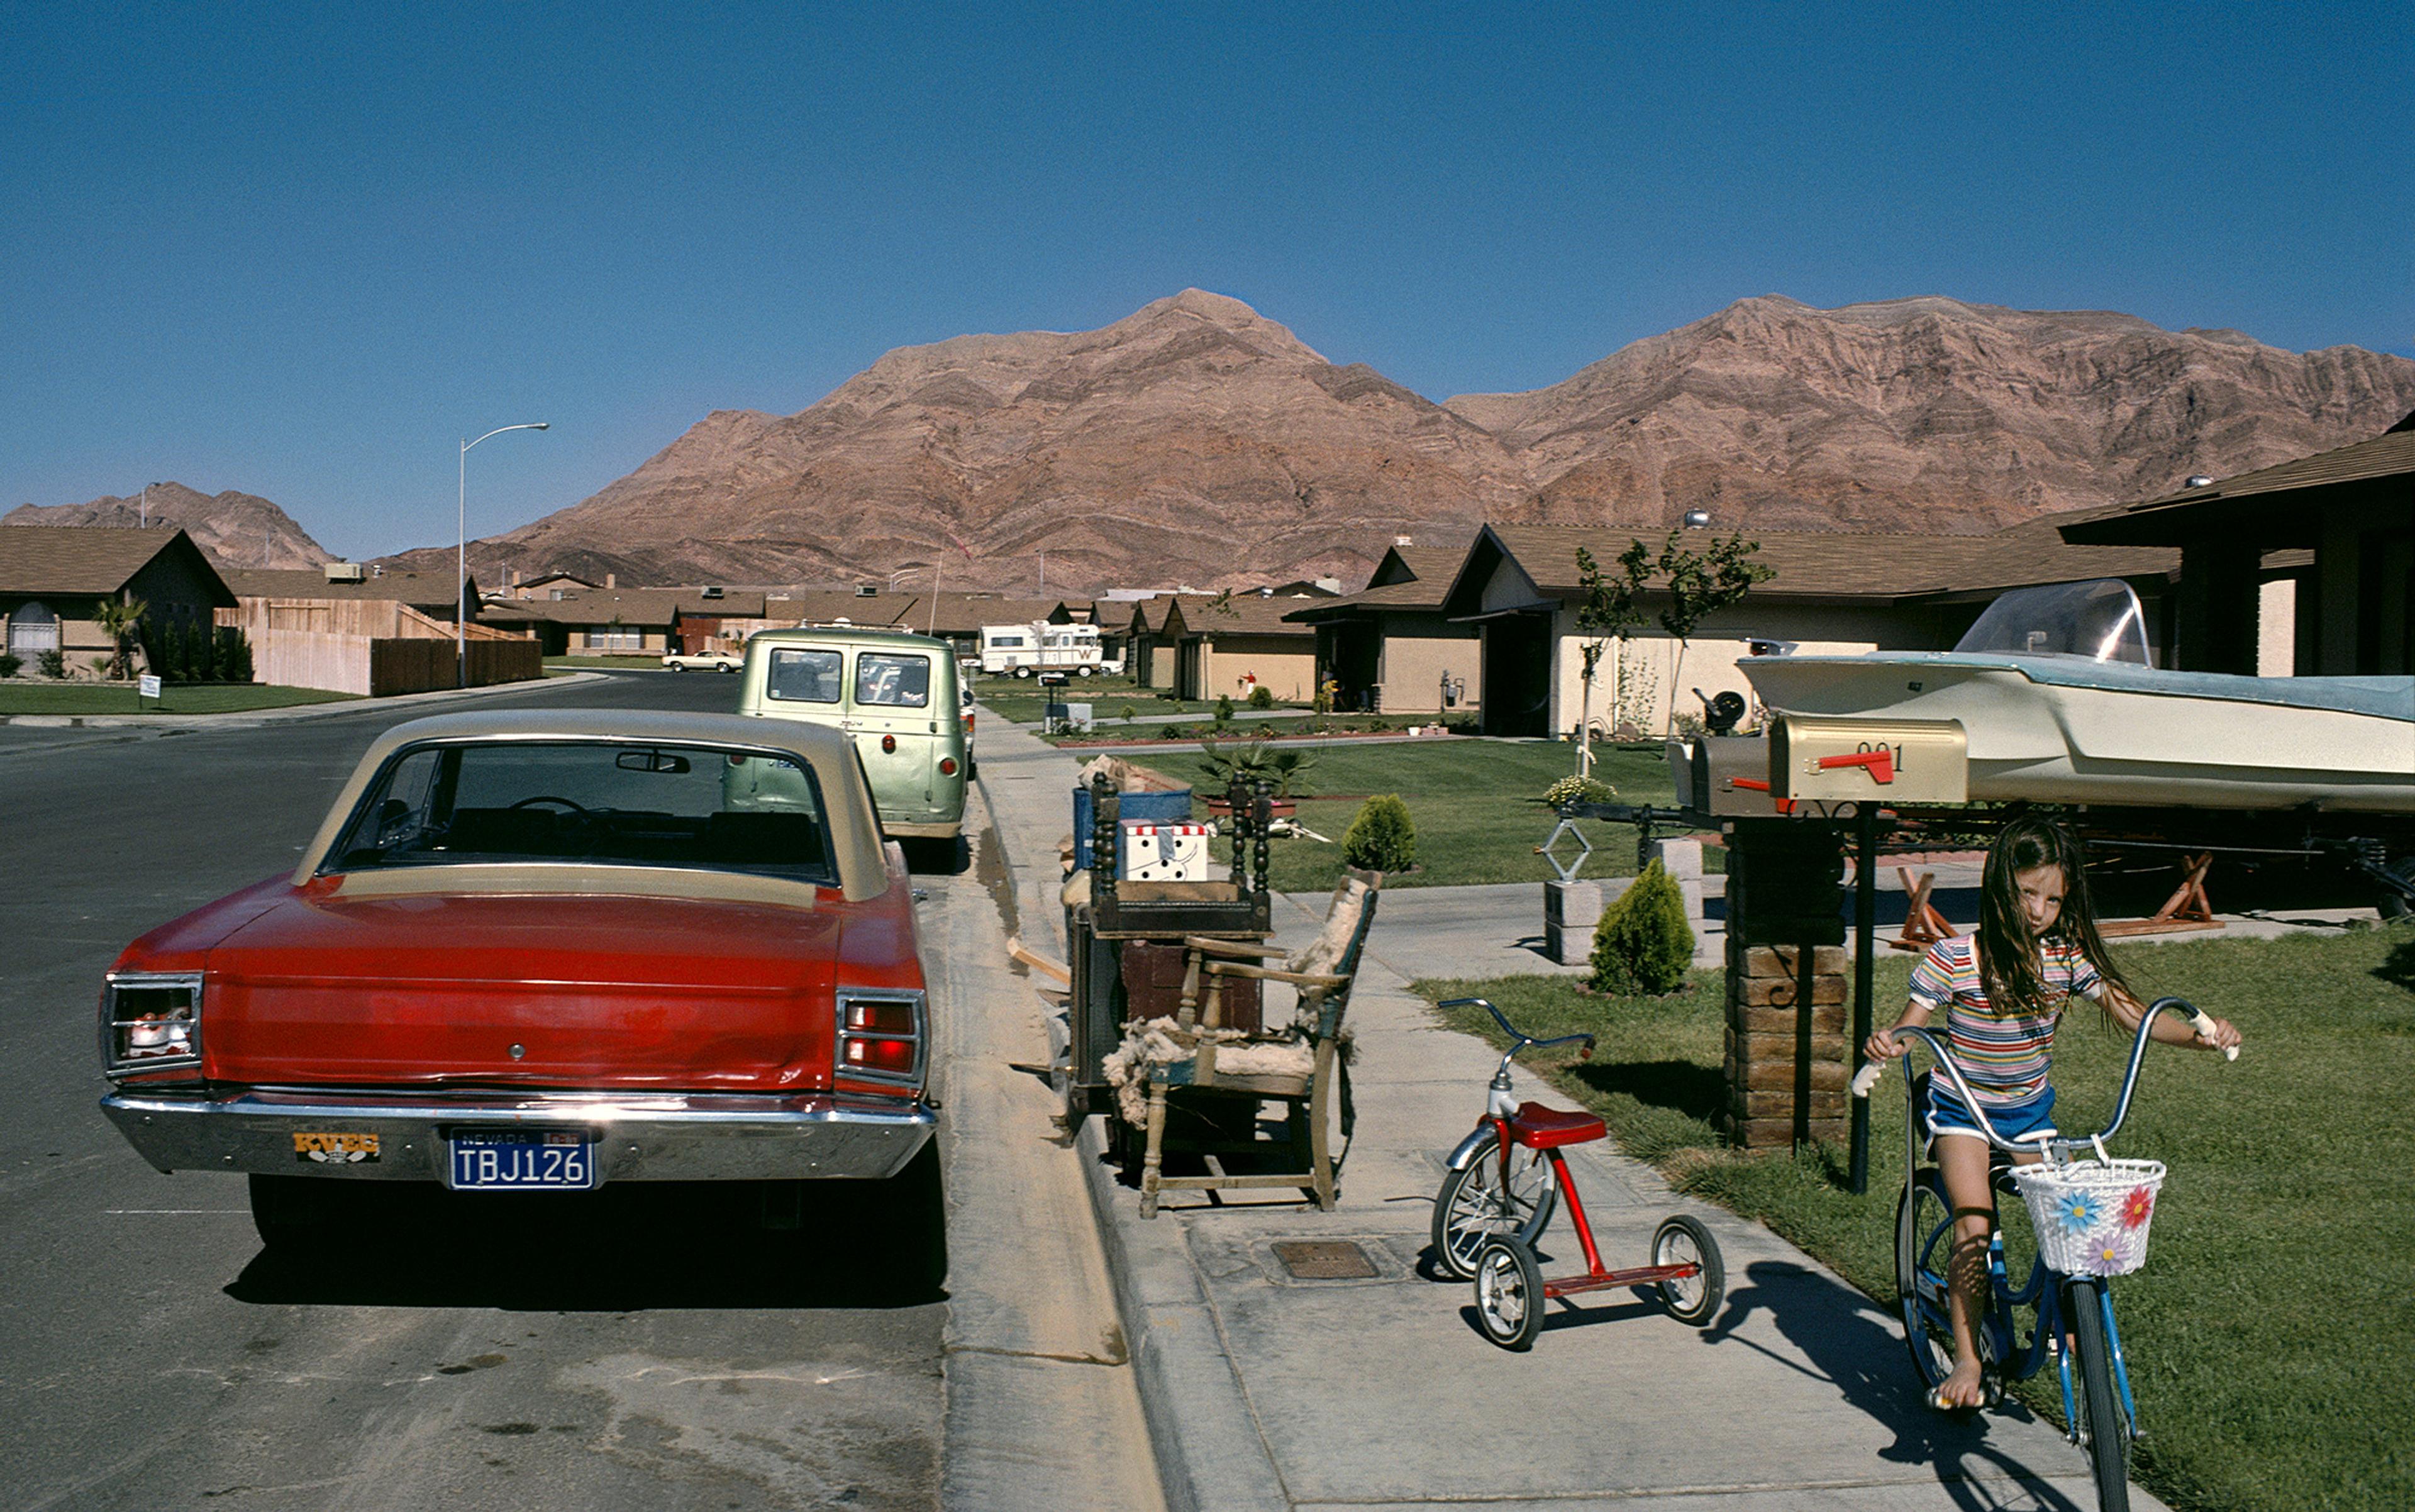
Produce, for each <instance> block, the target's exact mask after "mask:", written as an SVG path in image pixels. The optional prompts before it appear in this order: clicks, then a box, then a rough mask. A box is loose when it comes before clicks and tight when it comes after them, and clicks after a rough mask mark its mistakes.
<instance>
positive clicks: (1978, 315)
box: [154, 289, 2415, 591]
mask: <svg viewBox="0 0 2415 1512" xmlns="http://www.w3.org/2000/svg"><path fill="white" fill-rule="evenodd" d="M2409 410H2415V362H2409V361H2408V360H2406V359H2404V358H2399V357H2393V356H2387V355H2381V354H2378V353H2374V352H2365V351H2363V350H2360V349H2357V348H2352V347H2343V348H2333V349H2331V350H2328V351H2324V352H2309V353H2303V354H2301V353H2295V352H2283V351H2280V350H2278V349H2275V348H2273V347H2268V346H2264V345H2261V344H2259V343H2258V342H2256V341H2254V340H2252V339H2250V338H2249V337H2245V336H2243V335H2241V334H2239V333H2237V332H2233V331H2183V332H2178V333H2174V332H2169V331H2165V330H2161V329H2159V328H2157V327H2155V326H2153V325H2151V324H2149V323H2147V322H2144V321H2140V320H2137V319H2134V318H2132V317H2129V316H2124V315H2117V314H2108V313H2099V312H2078V313H2068V312H2065V313H2042V312H2033V311H2020V310H2011V309H2003V308H1999V307H1990V306H1977V305H1964V304H1960V303H1958V302H1956V301H1953V300H1948V299H1934V298H1929V299H1907V300H1893V301H1888V302H1885V303H1881V304H1870V305H1854V306H1848V307H1844V308H1841V309H1835V310H1821V309H1814V308H1812V307H1809V306H1807V305H1801V304H1798V303H1796V302H1794V301H1793V300H1790V299H1784V298H1778V297H1774V296H1772V297H1764V298H1758V299H1748V300H1744V301H1741V302H1739V303H1737V304H1735V305H1733V306H1731V307H1728V308H1727V309H1724V310H1722V311H1720V312H1719V313H1718V314H1717V315H1714V316H1711V317H1710V318H1708V319H1706V320H1703V321H1699V322H1695V323H1693V324H1691V325H1688V326H1685V327H1682V328H1681V329H1678V330H1675V331H1672V332H1669V333H1668V334H1666V335H1663V336H1658V337H1651V338H1648V339H1646V340H1643V341H1639V342H1636V343H1633V344H1632V345H1630V346H1628V347H1626V348H1623V349H1621V350H1620V351H1618V352H1614V353H1613V354H1612V355H1611V356H1609V357H1607V358H1605V359H1604V360H1602V361H1601V362H1599V363H1597V364H1595V365H1593V366H1592V367H1587V368H1585V369H1583V371H1581V372H1579V373H1577V374H1575V375H1574V376H1573V377H1571V378H1569V379H1568V380H1566V381H1565V382H1560V383H1556V384H1553V385H1552V386H1551V387H1549V388H1543V389H1538V390H1535V391H1534V392H1532V393H1527V394H1497V395H1467V396H1463V397H1459V398H1455V399H1452V400H1450V401H1448V403H1446V404H1434V403H1433V402H1431V401H1429V400H1426V399H1424V398H1421V397H1418V396H1417V395H1416V394H1413V393H1411V392H1409V391H1408V390H1407V389H1405V388H1403V387H1402V386H1401V385H1399V384H1397V383H1394V382H1391V381H1389V380H1388V379H1386V378H1385V377H1384V376H1383V375H1382V374H1380V373H1377V372H1375V371H1374V370H1373V368H1370V367H1365V366H1363V365H1358V364H1352V365H1349V366H1336V365H1334V364H1332V363H1330V362H1327V360H1326V359H1325V358H1324V357H1323V356H1322V355H1320V354H1319V353H1318V352H1315V351H1313V350H1312V349H1311V348H1310V347H1308V346H1307V345H1306V344H1305V343H1303V342H1301V341H1300V340H1299V339H1298V337H1296V336H1294V335H1293V334H1292V333H1291V332H1290V331H1288V330H1286V329H1285V328H1283V327H1282V325H1279V324H1277V323H1275V322H1271V321H1268V320H1267V319H1265V318H1264V317H1262V316H1260V315H1259V314H1258V313H1257V312H1256V311H1254V310H1252V309H1251V308H1250V307H1248V306H1246V305H1244V304H1242V303H1240V302H1239V301H1237V300H1233V299H1228V298H1224V297H1222V296H1221V295H1217V294H1210V293H1205V292H1201V291H1198V290H1195V289H1194V290H1187V291H1185V292H1182V293H1180V294H1177V295H1176V296H1174V297H1173V298H1170V299H1163V300H1160V301H1158V302H1156V303H1154V304H1151V305H1149V306H1147V307H1144V308H1142V309H1141V310H1139V311H1137V312H1136V313H1134V314H1132V316H1129V317H1127V318H1126V319H1124V320H1121V321H1118V322H1116V323H1115V324H1113V325H1109V326H1106V327H1104V328H1102V329H1101V330H1097V331H1087V332H1078V333H1072V334H1065V333H1057V332H1025V333H1022V334H1020V335H1014V336H969V337H956V338H954V339H952V340H949V341H941V342H938V343H936V344H934V345H930V346H922V347H907V348H901V349H899V350H897V351H895V352H890V353H888V354H887V355H886V356H883V357H882V358H880V359H879V360H878V361H877V362H876V363H874V364H873V365H872V366H871V367H868V368H866V369H865V370H864V371H863V372H862V373H860V374H858V375H857V376H856V377H854V378H852V379H850V380H848V381H847V382H846V383H844V384H842V385H840V386H839V388H838V389H836V390H835V391H833V392H832V394H831V395H830V396H829V397H826V398H824V399H822V400H821V401H820V402H819V403H817V404H816V405H814V406H813V407H811V408H810V409H807V410H804V411H802V412H799V413H797V414H793V415H772V414H764V413H761V412H754V411H724V412H717V413H714V414H712V415H710V416H708V417H707V418H705V419H704V420H701V421H699V422H697V425H696V426H694V427H691V428H690V429H689V431H688V432H687V434H685V435H684V436H682V437H681V438H680V439H679V440H678V441H676V442H673V443H672V444H671V445H669V446H668V447H666V448H665V449H664V450H663V451H662V452H661V453H659V454H657V455H656V456H655V457H652V458H651V459H650V460H648V461H647V462H646V463H645V465H643V466H642V467H640V468H638V469H637V471H636V472H633V473H631V474H630V475H629V476H627V477H625V478H622V480H620V481H619V482H617V483H614V484H612V485H610V486H609V487H606V488H605V489H604V490H603V491H601V492H599V493H597V494H595V495H594V496H593V497H592V498H590V499H587V500H585V501H583V502H580V503H578V504H576V505H573V506H572V507H570V508H568V509H564V510H562V511H561V512H559V513H557V514H554V515H550V516H546V517H545V518H543V519H540V520H537V521H535V522H534V523H532V524H531V525H528V526H526V527H523V528H522V529H520V530H517V531H512V532H511V533H509V534H507V535H503V536H500V537H495V538H493V539H490V540H487V541H481V542H478V543H476V544H474V545H473V546H472V548H471V550H472V556H473V566H474V568H475V570H476V571H477V572H478V573H479V575H480V576H481V577H482V578H487V579H488V580H493V579H496V578H499V577H500V576H501V575H502V573H503V571H504V570H506V569H509V568H519V569H522V570H526V571H543V570H548V569H556V568H566V569H569V570H573V571H577V572H579V573H581V574H582V575H583V576H591V577H592V576H599V575H600V574H602V573H604V572H607V571H609V572H618V573H619V574H621V576H622V580H623V581H637V582H674V581H688V582H693V581H730V582H750V581H751V582H767V581H797V580H805V579H832V578H836V579H847V578H863V577H879V576H885V575H887V574H889V573H890V572H892V571H893V570H895V569H897V568H899V567H904V566H909V565H914V564H918V563H920V564H926V565H927V564H930V563H933V562H937V563H939V564H940V565H941V567H942V569H943V571H944V572H945V575H946V580H947V582H948V583H950V584H952V585H956V586H962V587H967V588H976V587H987V588H1018V587H1020V588H1028V587H1030V586H1032V585H1033V583H1034V582H1035V581H1036V579H1037V576H1038V571H1039V554H1040V553H1041V552H1042V551H1043V550H1044V551H1045V552H1046V553H1047V556H1048V564H1047V566H1048V583H1049V585H1050V586H1051V587H1055V588H1058V589H1059V590H1060V591H1062V590H1065V589H1075V588H1091V587H1100V586H1104V585H1107V584H1110V583H1168V582H1177V581H1187V582H1192V583H1198V584H1203V585H1218V584H1228V583H1238V582H1245V581H1256V580H1263V579H1264V578H1265V577H1267V576H1303V575H1327V574H1330V575H1334V576H1342V577H1344V578H1349V577H1352V576H1363V575H1364V574H1365V573H1366V571H1367V570H1368V569H1369V568H1370V567H1371V566H1372V565H1373V561H1374V560H1375V559H1376V558H1377V557H1378V556H1380V555H1381V553H1382V551H1383V549H1384V548H1385V547H1386V546H1388V545H1389V544H1390V543H1391V540H1392V538H1393V537H1394V536H1395V535H1396V534H1402V533H1411V534H1414V533H1418V532H1419V531H1425V532H1428V533H1433V532H1434V531H1446V530H1447V531H1449V532H1451V533H1454V534H1464V533H1465V531H1467V530H1468V529H1469V528H1470V527H1471V526H1472V525H1473V524H1474V523H1476V522H1477V521H1479V520H1484V519H1494V520H1505V521H1518V522H1526V523H1540V522H1549V523H1553V524H1583V523H1594V522H1599V523H1609V524H1634V525H1638V526H1651V525H1658V524H1662V523H1673V522H1674V521H1675V520H1676V519H1677V518H1678V517H1679V516H1682V514H1683V513H1684V512H1685V511H1686V510H1688V509H1694V508H1703V509H1708V510H1710V511H1711V513H1712V515H1713V516H1714V518H1715V519H1716V520H1717V521H1718V522H1719V523H1721V524H1734V525H1738V526H1741V527H1744V528H1746V529H1748V530H1751V529H1773V530H1774V529H1797V530H1799V529H1822V528H1829V529H1852V530H1872V529H1879V530H1914V531H1938V532H1954V531H1985V530H1989V529H1992V528H1994V527H1995V526H1997V525H1999V524H2003V523H2007V522H2009V521H2012V520H2017V519H2020V518H2026V517H2028V516H2031V515H2033V514H2036V513H2039V512H2041V511H2046V510H2055V509H2067V508H2076V507H2079V506H2083V505H2091V504H2099V503H2111V502H2118V501H2121V500H2124V499H2135V498H2140V497H2148V496H2152V495H2154V494H2158V493H2162V492H2165V491H2168V489H2170V488H2173V487H2178V486H2179V485H2180V483H2181V482H2182V480H2183V479H2184V478H2186V477H2187V476H2188V475H2189V474H2191V473H2193V472H2209V473H2213V474H2214V475H2217V476H2220V475H2223V474H2226V473H2230V472H2240V471H2243V470H2245V469H2248V468H2253V467H2258V466H2262V465H2265V464H2268V463H2271V462H2274V461H2279V460H2283V459H2285V458H2288V457H2297V456H2303V455H2305V454H2307V453H2310V452H2315V451H2320V450H2323V449H2325V448H2327V447H2332V446H2338V445H2343V444H2345V443H2347V442H2352V441H2360V440H2363V439H2364V438H2365V437H2368V436H2371V435H2375V434H2378V433H2379V432H2380V431H2381V430H2383V429H2385V428H2387V427H2389V426H2390V425H2391V424H2392V423H2393V422H2394V421H2396V420H2397V419H2398V418H2399V417H2400V416H2402V415H2404V414H2406V413H2407V412H2408V411H2409ZM154 498H155V500H156V498H157V494H156V492H155V495H154ZM434 549H435V548H429V549H428V551H423V552H415V553H408V554H405V555H404V556H402V557H400V558H398V559H394V560H396V561H398V563H400V564H402V565H413V564H415V563H416V560H417V559H418V558H421V557H428V559H429V560H430V561H432V560H433V552H434Z"/></svg>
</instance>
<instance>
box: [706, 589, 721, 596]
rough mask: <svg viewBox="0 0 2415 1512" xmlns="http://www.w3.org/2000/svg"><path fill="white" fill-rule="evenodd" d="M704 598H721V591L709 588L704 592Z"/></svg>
mask: <svg viewBox="0 0 2415 1512" xmlns="http://www.w3.org/2000/svg"><path fill="white" fill-rule="evenodd" d="M704 596H705V597H706V598H719V597H720V596H721V590H720V589H718V588H707V589H706V590H705V591H704Z"/></svg>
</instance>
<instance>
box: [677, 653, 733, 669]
mask: <svg viewBox="0 0 2415 1512" xmlns="http://www.w3.org/2000/svg"><path fill="white" fill-rule="evenodd" d="M745 660H746V653H745V652H744V651H685V652H682V651H673V652H671V653H670V654H669V655H668V656H666V657H664V658H663V665H664V666H667V667H669V668H670V669H671V670H672V671H674V672H735V671H737V670H738V668H739V666H741V665H742V664H743V663H744V662H745Z"/></svg>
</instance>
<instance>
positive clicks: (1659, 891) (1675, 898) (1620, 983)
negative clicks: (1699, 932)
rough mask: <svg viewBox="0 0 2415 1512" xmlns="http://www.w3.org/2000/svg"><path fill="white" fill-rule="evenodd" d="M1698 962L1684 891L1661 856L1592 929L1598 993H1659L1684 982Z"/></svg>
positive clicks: (1593, 979)
mask: <svg viewBox="0 0 2415 1512" xmlns="http://www.w3.org/2000/svg"><path fill="white" fill-rule="evenodd" d="M1693 964H1694V930H1693V926H1692V925H1690V924H1688V923H1687V922H1686V899H1685V894H1683V893H1681V892H1679V891H1677V884H1676V883H1675V881H1673V880H1672V879H1671V877H1670V876H1669V873H1668V871H1667V869H1666V868H1664V867H1663V866H1661V864H1660V863H1659V862H1658V861H1654V862H1653V863H1652V864H1651V865H1649V866H1647V867H1645V868H1644V869H1643V876H1639V877H1637V878H1636V879H1635V880H1634V882H1632V883H1631V884H1629V885H1628V889H1627V891H1625V892H1622V893H1620V894H1619V895H1618V897H1617V898H1616V899H1615V900H1614V901H1613V903H1612V904H1611V906H1609V907H1607V908H1604V909H1603V910H1602V911H1601V922H1600V923H1598V924H1597V925H1595V926H1594V931H1593V974H1592V975H1591V976H1590V977H1588V978H1587V979H1586V981H1587V984H1588V985H1590V986H1591V987H1592V988H1593V990H1594V991H1596V992H1598V993H1622V994H1635V993H1648V994H1651V995H1653V996H1659V995H1661V994H1664V993H1673V992H1675V991H1676V990H1677V989H1678V988H1680V987H1682V986H1684V985H1685V984H1686V971H1687V968H1688V967H1689V966H1692V965H1693Z"/></svg>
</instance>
